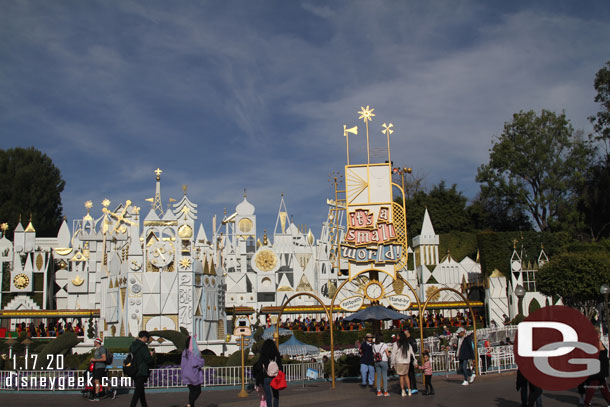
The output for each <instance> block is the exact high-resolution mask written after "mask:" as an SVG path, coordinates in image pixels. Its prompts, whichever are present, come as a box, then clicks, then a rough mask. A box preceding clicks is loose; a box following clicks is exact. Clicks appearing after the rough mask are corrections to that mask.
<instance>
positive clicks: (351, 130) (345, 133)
mask: <svg viewBox="0 0 610 407" xmlns="http://www.w3.org/2000/svg"><path fill="white" fill-rule="evenodd" d="M350 133H352V134H356V135H357V134H358V126H354V127H351V128H349V129H348V128H347V125H346V124H344V125H343V137H345V143H346V146H347V165H349V134H350Z"/></svg>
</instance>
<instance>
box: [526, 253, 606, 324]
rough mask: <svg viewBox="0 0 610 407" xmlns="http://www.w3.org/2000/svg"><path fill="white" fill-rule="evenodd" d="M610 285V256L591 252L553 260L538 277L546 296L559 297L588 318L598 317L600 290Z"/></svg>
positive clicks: (537, 285) (564, 254) (537, 283)
mask: <svg viewBox="0 0 610 407" xmlns="http://www.w3.org/2000/svg"><path fill="white" fill-rule="evenodd" d="M609 283H610V255H608V253H607V252H606V251H599V250H591V251H585V250H583V251H577V252H570V253H563V254H560V255H558V256H555V257H553V258H551V260H550V261H549V262H548V263H547V264H545V265H544V266H543V267H542V268H541V269H540V271H538V273H537V275H536V288H537V289H538V291H540V292H541V293H542V294H545V295H549V296H553V295H559V296H560V297H561V299H562V301H563V303H564V304H565V305H567V306H569V307H573V308H576V309H578V310H580V311H581V312H582V313H583V314H585V315H586V316H587V317H589V318H590V317H592V316H593V315H594V314H595V308H596V306H597V304H598V302H599V297H600V294H599V289H600V287H601V286H602V284H609Z"/></svg>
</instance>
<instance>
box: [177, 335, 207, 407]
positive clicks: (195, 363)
mask: <svg viewBox="0 0 610 407" xmlns="http://www.w3.org/2000/svg"><path fill="white" fill-rule="evenodd" d="M204 365H205V360H203V358H202V357H201V354H200V353H199V348H198V347H197V337H196V336H195V337H190V336H189V337H188V338H186V343H185V345H184V351H182V360H181V362H180V369H181V371H182V383H184V384H186V385H187V386H188V389H189V402H188V404H187V405H186V407H195V400H197V398H198V397H199V395H200V394H201V384H202V383H203V371H202V370H201V368H202V367H203V366H204Z"/></svg>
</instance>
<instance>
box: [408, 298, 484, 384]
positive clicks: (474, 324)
mask: <svg viewBox="0 0 610 407" xmlns="http://www.w3.org/2000/svg"><path fill="white" fill-rule="evenodd" d="M441 291H451V292H454V293H456V294H457V295H459V296H460V297H461V298H462V300H464V302H465V303H466V306H467V307H468V309H469V310H470V315H471V317H472V327H473V329H474V333H473V334H474V339H473V341H474V372H475V374H476V375H477V376H478V375H479V349H478V344H477V321H476V318H475V315H474V311H473V309H472V306H470V301H469V300H468V298H466V297H464V295H463V294H462V293H461V292H459V291H458V290H455V289H453V288H449V287H441V288H437V289H436V290H434V292H432V293H430V295H429V296H428V299H427V300H426V303H425V304H424V306H423V308H422V309H421V311H420V313H419V315H420V317H423V313H424V312H425V311H426V308H427V307H428V303H429V302H430V300H431V299H432V298H434V296H436V295H437V294H439V293H440V292H441ZM421 331H422V332H423V329H422V330H421ZM422 336H423V335H422ZM423 343H424V341H423V340H422V345H423Z"/></svg>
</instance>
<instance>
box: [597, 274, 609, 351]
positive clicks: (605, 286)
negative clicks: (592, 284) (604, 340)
mask: <svg viewBox="0 0 610 407" xmlns="http://www.w3.org/2000/svg"><path fill="white" fill-rule="evenodd" d="M599 292H600V293H601V294H603V296H604V307H605V309H606V335H608V340H610V334H609V333H608V294H610V287H609V286H608V284H602V286H601V287H600V288H599Z"/></svg>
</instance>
